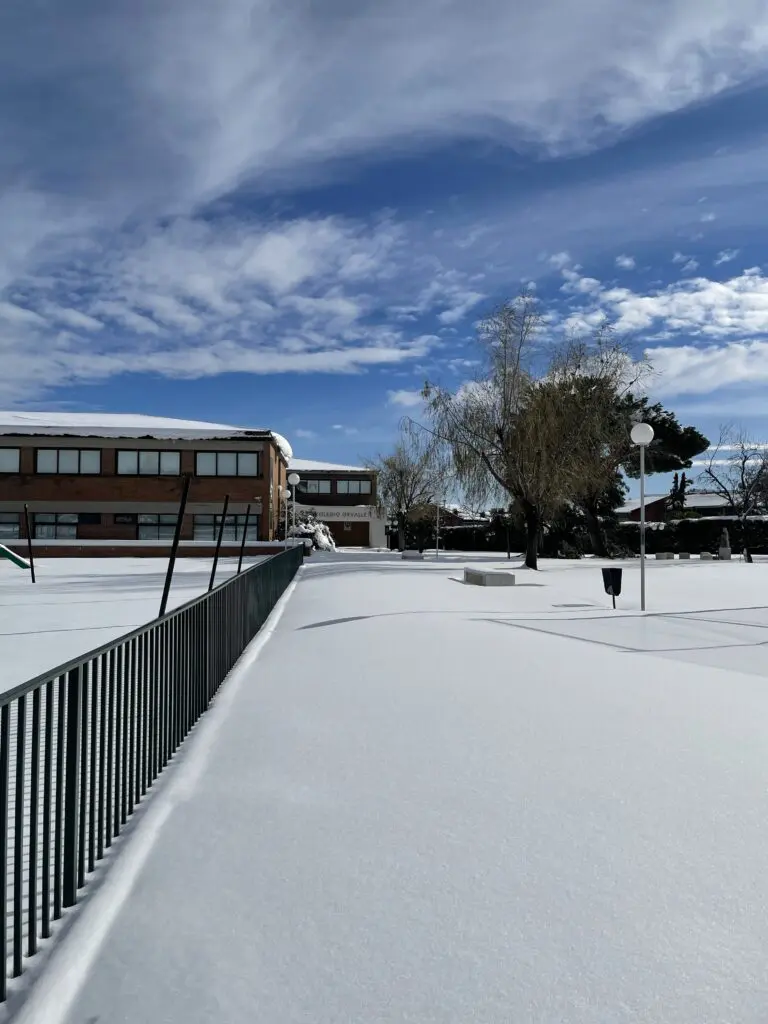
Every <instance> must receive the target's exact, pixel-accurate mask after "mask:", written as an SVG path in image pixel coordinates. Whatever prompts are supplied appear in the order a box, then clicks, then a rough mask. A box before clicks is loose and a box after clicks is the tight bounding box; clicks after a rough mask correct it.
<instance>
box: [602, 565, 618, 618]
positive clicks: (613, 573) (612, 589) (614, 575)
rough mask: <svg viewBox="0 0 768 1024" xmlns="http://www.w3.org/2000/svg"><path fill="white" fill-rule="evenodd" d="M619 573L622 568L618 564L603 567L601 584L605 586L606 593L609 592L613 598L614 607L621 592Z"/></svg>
mask: <svg viewBox="0 0 768 1024" xmlns="http://www.w3.org/2000/svg"><path fill="white" fill-rule="evenodd" d="M621 573H622V570H621V569H620V568H619V567H618V566H613V565H610V566H607V567H606V568H605V569H603V586H604V587H605V592H606V594H610V595H611V597H612V598H613V607H614V608H615V607H616V598H617V597H618V596H619V594H620V593H621Z"/></svg>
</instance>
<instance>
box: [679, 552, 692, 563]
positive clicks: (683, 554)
mask: <svg viewBox="0 0 768 1024" xmlns="http://www.w3.org/2000/svg"><path fill="white" fill-rule="evenodd" d="M677 557H678V558H679V559H680V561H681V562H682V561H684V560H687V559H689V558H690V557H691V553H690V551H681V552H680V554H679V555H678V556H677Z"/></svg>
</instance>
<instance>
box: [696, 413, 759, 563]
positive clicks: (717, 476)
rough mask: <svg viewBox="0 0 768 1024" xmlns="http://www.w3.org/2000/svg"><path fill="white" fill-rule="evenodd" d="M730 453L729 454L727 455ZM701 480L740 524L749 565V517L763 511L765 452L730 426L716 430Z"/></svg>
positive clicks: (741, 431)
mask: <svg viewBox="0 0 768 1024" xmlns="http://www.w3.org/2000/svg"><path fill="white" fill-rule="evenodd" d="M727 453H730V454H727ZM702 477H703V478H704V480H705V481H706V484H707V486H708V487H709V488H710V490H712V491H714V492H715V493H716V494H719V495H720V496H721V497H722V498H724V499H725V501H727V502H728V505H729V507H730V509H731V510H732V512H733V514H734V515H736V516H738V517H739V520H740V521H741V530H742V534H741V535H742V541H743V544H744V558H745V561H747V562H751V561H752V555H751V553H750V550H749V516H753V515H756V514H757V513H758V512H759V511H760V510H761V509H762V508H763V507H764V504H763V503H764V498H765V493H766V487H768V450H766V448H765V446H764V445H761V444H757V443H756V442H754V441H752V440H751V439H750V438H749V436H748V435H747V434H746V433H745V431H744V430H741V429H737V428H736V427H734V426H733V425H728V426H724V427H721V428H720V438H719V440H718V442H717V444H716V445H714V446H713V447H712V448H710V449H709V458H708V460H707V463H706V465H705V468H704V471H703V473H702Z"/></svg>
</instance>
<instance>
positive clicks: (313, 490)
mask: <svg viewBox="0 0 768 1024" xmlns="http://www.w3.org/2000/svg"><path fill="white" fill-rule="evenodd" d="M297 489H298V490H299V491H301V492H302V493H303V494H330V493H331V481H330V480H301V481H300V482H299V485H298V488H297Z"/></svg>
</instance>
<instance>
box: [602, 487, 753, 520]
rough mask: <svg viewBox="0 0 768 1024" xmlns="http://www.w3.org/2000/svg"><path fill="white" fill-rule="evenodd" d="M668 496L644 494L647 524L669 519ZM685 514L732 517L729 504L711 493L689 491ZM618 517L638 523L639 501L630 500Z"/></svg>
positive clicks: (686, 497)
mask: <svg viewBox="0 0 768 1024" xmlns="http://www.w3.org/2000/svg"><path fill="white" fill-rule="evenodd" d="M668 503H669V494H646V496H645V518H646V520H647V521H648V522H649V523H660V522H663V521H664V519H668V518H670V515H669V513H668V512H667V505H668ZM685 510H686V512H697V513H698V514H699V515H700V516H703V517H716V516H728V515H733V509H732V507H731V505H730V504H729V502H727V501H726V500H725V498H723V496H722V495H720V494H714V493H713V492H711V491H689V492H688V493H687V494H686V495H685ZM618 517H619V519H622V520H624V521H626V522H639V521H640V499H639V498H632V499H630V500H629V501H627V502H625V504H624V505H622V507H621V508H620V509H619V510H618Z"/></svg>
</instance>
